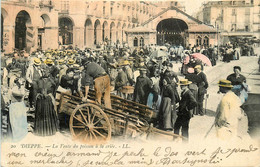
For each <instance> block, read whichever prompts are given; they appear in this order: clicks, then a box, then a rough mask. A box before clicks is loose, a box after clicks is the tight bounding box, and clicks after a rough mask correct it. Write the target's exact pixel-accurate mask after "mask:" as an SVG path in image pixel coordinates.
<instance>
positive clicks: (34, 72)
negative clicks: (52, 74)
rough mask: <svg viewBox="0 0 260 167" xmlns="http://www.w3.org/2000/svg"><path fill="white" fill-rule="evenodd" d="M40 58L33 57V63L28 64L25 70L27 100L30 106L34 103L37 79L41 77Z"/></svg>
mask: <svg viewBox="0 0 260 167" xmlns="http://www.w3.org/2000/svg"><path fill="white" fill-rule="evenodd" d="M40 65H41V60H40V59H38V58H35V59H34V60H33V65H31V66H29V67H28V69H27V71H26V80H27V82H28V83H29V91H30V92H29V102H30V106H31V107H32V106H33V105H34V104H35V100H36V94H37V89H38V88H37V81H38V80H39V79H40V78H41V77H42V71H41V67H40Z"/></svg>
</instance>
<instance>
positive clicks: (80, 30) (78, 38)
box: [73, 27, 84, 49]
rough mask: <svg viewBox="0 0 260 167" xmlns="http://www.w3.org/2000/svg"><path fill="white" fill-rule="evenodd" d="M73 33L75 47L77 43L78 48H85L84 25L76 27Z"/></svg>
mask: <svg viewBox="0 0 260 167" xmlns="http://www.w3.org/2000/svg"><path fill="white" fill-rule="evenodd" d="M74 30H75V31H74V33H73V47H75V46H76V45H77V47H78V48H80V49H83V48H84V35H83V34H84V27H74Z"/></svg>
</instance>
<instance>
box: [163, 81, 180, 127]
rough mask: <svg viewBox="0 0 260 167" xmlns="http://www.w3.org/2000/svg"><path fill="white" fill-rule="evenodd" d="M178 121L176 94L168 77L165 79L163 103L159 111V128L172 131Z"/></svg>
mask: <svg viewBox="0 0 260 167" xmlns="http://www.w3.org/2000/svg"><path fill="white" fill-rule="evenodd" d="M176 119H177V112H176V99H175V92H174V89H173V87H172V85H171V81H170V79H169V78H168V77H166V78H164V79H163V89H162V102H161V105H160V109H159V128H160V129H163V130H167V131H172V130H173V128H174V124H175V121H176Z"/></svg>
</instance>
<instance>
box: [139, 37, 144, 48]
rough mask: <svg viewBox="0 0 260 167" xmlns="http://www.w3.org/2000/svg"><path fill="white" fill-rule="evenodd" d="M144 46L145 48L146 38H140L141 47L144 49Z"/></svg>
mask: <svg viewBox="0 0 260 167" xmlns="http://www.w3.org/2000/svg"><path fill="white" fill-rule="evenodd" d="M143 46H144V38H143V37H141V38H140V47H143Z"/></svg>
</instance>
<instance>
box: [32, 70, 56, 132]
mask: <svg viewBox="0 0 260 167" xmlns="http://www.w3.org/2000/svg"><path fill="white" fill-rule="evenodd" d="M55 87H56V85H55V82H54V80H53V79H52V77H51V76H50V75H49V72H48V71H47V72H45V73H44V75H43V77H42V78H41V79H40V80H39V81H38V88H39V89H38V94H37V96H36V110H35V124H34V134H36V135H39V136H51V135H54V134H55V133H56V132H57V131H58V129H59V128H58V125H59V122H58V116H57V112H56V109H55V108H56V107H55V100H54V97H53V94H52V93H53V89H55Z"/></svg>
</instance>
